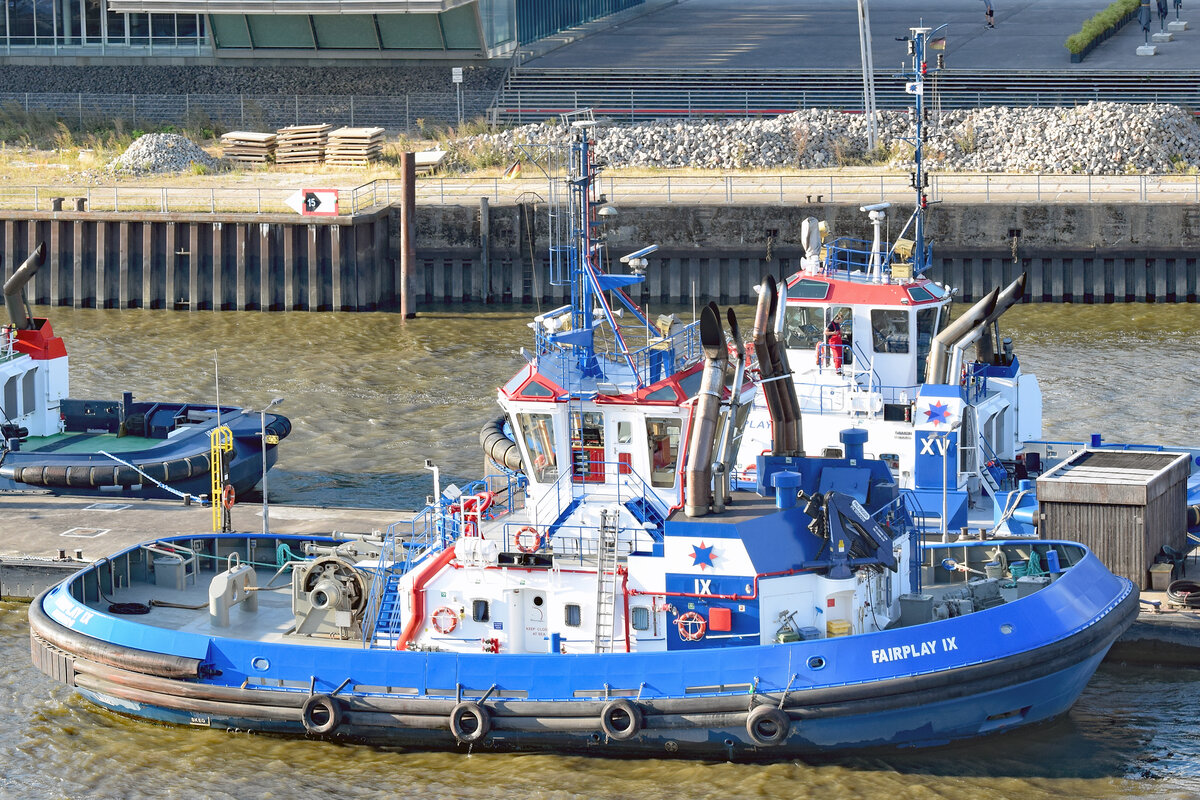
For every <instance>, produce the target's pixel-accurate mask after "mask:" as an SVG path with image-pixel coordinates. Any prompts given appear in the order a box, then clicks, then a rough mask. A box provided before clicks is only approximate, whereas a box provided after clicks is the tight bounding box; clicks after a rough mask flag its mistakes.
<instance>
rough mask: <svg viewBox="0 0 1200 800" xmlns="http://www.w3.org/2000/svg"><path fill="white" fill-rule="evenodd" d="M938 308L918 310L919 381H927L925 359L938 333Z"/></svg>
mask: <svg viewBox="0 0 1200 800" xmlns="http://www.w3.org/2000/svg"><path fill="white" fill-rule="evenodd" d="M938 310H939V309H937V308H922V309H920V310H919V311H917V383H924V382H925V360H926V359H927V358H928V357H929V348H930V347H931V346H932V345H933V337H934V336H936V335H937V333H938Z"/></svg>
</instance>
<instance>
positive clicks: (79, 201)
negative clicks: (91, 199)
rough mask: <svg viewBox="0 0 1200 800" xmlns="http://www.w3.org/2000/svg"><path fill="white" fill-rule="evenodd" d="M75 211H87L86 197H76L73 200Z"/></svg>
mask: <svg viewBox="0 0 1200 800" xmlns="http://www.w3.org/2000/svg"><path fill="white" fill-rule="evenodd" d="M75 210H76V211H87V198H86V197H76V198H75Z"/></svg>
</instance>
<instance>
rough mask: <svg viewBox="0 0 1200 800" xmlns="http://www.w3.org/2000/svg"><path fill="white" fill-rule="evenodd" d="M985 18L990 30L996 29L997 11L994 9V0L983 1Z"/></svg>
mask: <svg viewBox="0 0 1200 800" xmlns="http://www.w3.org/2000/svg"><path fill="white" fill-rule="evenodd" d="M983 16H984V19H986V20H987V26H988V27H989V28H994V27H996V9H994V8H992V0H983Z"/></svg>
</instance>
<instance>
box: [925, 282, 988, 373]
mask: <svg viewBox="0 0 1200 800" xmlns="http://www.w3.org/2000/svg"><path fill="white" fill-rule="evenodd" d="M999 294H1000V289H999V288H995V289H992V291H990V292H988V294H987V296H986V297H984V298H983V299H982V300H980V301H979V302H978V303H976V304H975V305H973V306H971V307H970V308H969V309H968V310H967V313H965V314H963V315H962V316H961V317H959V318H958V319H956V320H954V322H952V323H950V324H949V325H948V326H946V329H945V330H943V331H942V332H941V333H939V334H938V335H937V336H935V337H934V338H933V344H932V345H931V346H930V348H929V360H928V361H926V362H925V363H926V368H925V381H926V383H944V384H949V383H951V380H950V375H949V372H948V369H947V368H948V362H949V358H948V355H949V350H950V348H951V347H953V346H954V345H955V344H956V343H957V342H958V341H959V340H960V339H963V338H965V337H966V336H967V335H968V334H970V333H971V332H972V331H973V330H974V329H975V328H977V327H979V326H980V325H982V324H983V322H984V320H986V319H987V317H988V315H989V314H991V313H992V311H993V310H994V309H995V308H996V297H997V296H998V295H999Z"/></svg>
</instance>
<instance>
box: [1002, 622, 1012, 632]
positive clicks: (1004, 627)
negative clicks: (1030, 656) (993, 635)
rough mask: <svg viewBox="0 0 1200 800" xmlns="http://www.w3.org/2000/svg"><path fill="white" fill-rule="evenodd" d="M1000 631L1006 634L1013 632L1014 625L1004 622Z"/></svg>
mask: <svg viewBox="0 0 1200 800" xmlns="http://www.w3.org/2000/svg"><path fill="white" fill-rule="evenodd" d="M1000 632H1001V633H1005V634H1008V633H1012V632H1013V626H1012V625H1009V624H1008V623H1007V622H1006V623H1004V624H1003V625H1001V626H1000Z"/></svg>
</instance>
